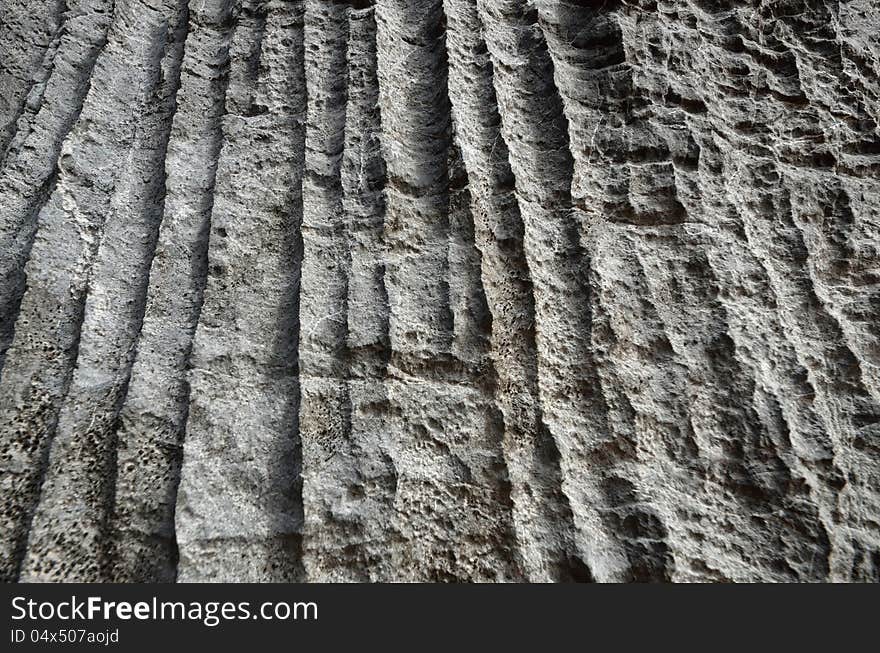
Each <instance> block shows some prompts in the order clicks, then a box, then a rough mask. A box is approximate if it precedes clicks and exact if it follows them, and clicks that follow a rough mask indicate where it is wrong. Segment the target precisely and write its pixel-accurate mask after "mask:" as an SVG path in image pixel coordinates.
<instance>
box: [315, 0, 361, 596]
mask: <svg viewBox="0 0 880 653" xmlns="http://www.w3.org/2000/svg"><path fill="white" fill-rule="evenodd" d="M348 13H349V7H348V6H347V5H346V4H343V3H326V2H321V0H307V2H306V11H305V51H306V91H307V94H308V124H307V127H306V155H305V175H304V177H303V206H304V210H303V226H302V233H303V268H302V283H301V290H300V319H301V321H302V324H303V325H305V328H304V329H303V330H302V332H301V336H300V346H299V356H300V358H299V362H300V364H299V371H300V395H301V400H300V415H299V423H300V433H301V437H302V445H303V498H304V504H305V505H304V507H305V509H306V514H307V515H308V519H307V520H306V524H305V533H304V540H305V542H304V544H305V554H306V557H305V563H306V569H307V572H308V575H309V577H310V578H313V579H327V580H359V579H363V577H362V574H363V568H364V565H363V563H362V562H361V561H360V560H358V557H359V556H358V555H357V554H356V551H358V549H359V544H360V540H361V539H362V537H361V535H360V532H361V530H362V525H361V523H360V520H359V519H358V518H357V517H358V516H357V515H356V514H352V513H351V511H350V510H346V505H345V504H346V503H347V495H348V493H349V492H348V490H349V488H350V487H351V485H352V482H353V475H355V474H356V473H357V461H356V460H355V459H354V454H353V451H352V442H351V439H352V433H351V430H352V425H351V412H352V405H351V398H350V396H349V389H348V377H349V362H348V359H349V355H348V342H347V341H348V296H349V288H348V282H349V275H350V269H351V254H350V251H349V242H348V239H349V237H348V231H347V229H346V226H347V225H346V222H345V216H344V213H343V206H342V179H341V167H342V156H343V149H344V146H345V124H346V106H347V97H346V88H347V84H348V69H347V65H346V58H347V52H348V30H349V19H348ZM328 533H335V534H336V537H334V538H332V539H330V538H327V537H326V535H327V534H328Z"/></svg>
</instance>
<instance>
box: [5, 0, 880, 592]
mask: <svg viewBox="0 0 880 653" xmlns="http://www.w3.org/2000/svg"><path fill="white" fill-rule="evenodd" d="M878 123H880V3H878V2H876V0H848V1H844V0H840V1H836V0H774V1H770V0H628V1H627V2H621V1H618V0H596V1H593V0H377V1H376V2H375V3H374V2H368V1H365V0H348V1H341V0H334V1H330V0H192V1H190V2H187V0H57V1H56V0H37V1H32V0H0V493H2V495H0V579H2V580H5V581H14V580H27V581H62V580H68V581H74V580H75V581H174V580H178V581H204V580H210V581H300V580H308V581H392V580H401V581H587V580H596V581H602V582H607V581H829V580H831V581H874V582H876V581H880V127H878Z"/></svg>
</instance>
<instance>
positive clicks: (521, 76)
mask: <svg viewBox="0 0 880 653" xmlns="http://www.w3.org/2000/svg"><path fill="white" fill-rule="evenodd" d="M478 7H479V9H480V15H481V18H482V20H483V23H484V26H485V34H486V40H487V45H488V48H489V52H490V54H491V55H492V62H493V66H494V70H495V75H494V82H495V90H496V93H497V97H498V105H499V107H500V109H501V123H502V134H503V135H504V138H505V141H506V142H507V147H508V149H509V151H510V164H511V169H512V171H513V174H514V177H515V178H516V191H517V199H518V202H519V208H520V212H521V214H522V219H523V224H524V239H525V241H524V242H525V251H526V258H527V260H528V263H529V269H530V270H531V274H532V282H533V284H534V294H535V329H536V333H537V338H536V340H537V349H538V377H539V387H540V395H541V405H542V411H543V414H544V419H545V421H546V423H547V426H548V428H549V430H550V433H551V434H552V436H553V438H554V440H555V444H556V446H557V448H558V449H559V452H560V455H561V469H562V487H563V491H564V492H565V493H566V495H567V496H568V498H569V501H571V507H572V511H573V514H574V522H575V525H576V527H577V535H576V540H577V545H578V550H579V552H580V554H581V555H582V556H583V557H584V560H585V562H586V563H587V564H588V566H589V568H590V569H591V570H592V573H593V575H594V576H595V578H596V579H597V580H601V581H610V580H625V579H627V578H629V577H630V576H631V569H630V567H631V561H630V560H629V559H628V557H627V554H626V552H625V550H624V546H623V544H622V542H621V541H619V540H618V539H617V538H616V537H615V533H614V528H613V526H612V525H611V524H609V523H608V520H609V516H608V515H607V514H606V507H607V503H608V499H607V497H605V495H604V490H603V479H602V475H603V473H604V472H605V470H604V467H607V466H608V463H609V461H608V460H607V459H608V458H612V459H613V458H615V457H616V456H617V455H618V454H617V452H616V447H617V444H616V443H615V437H614V434H613V433H612V432H609V429H608V422H607V414H606V413H607V406H606V405H605V400H604V397H603V395H602V392H601V387H600V383H599V378H598V376H597V373H596V370H595V369H594V364H593V361H592V360H591V359H592V355H591V351H590V330H591V313H590V306H589V299H590V292H589V286H588V282H587V278H586V270H587V267H588V260H587V259H586V256H585V255H584V252H583V250H582V247H581V244H580V241H579V238H578V234H577V223H576V221H575V219H574V217H575V216H574V211H573V209H572V204H571V179H572V159H571V155H570V154H569V151H568V133H567V122H566V120H565V117H564V115H563V112H562V102H561V99H560V96H559V93H558V91H557V89H556V86H555V85H554V82H553V65H552V61H551V59H550V56H549V53H548V51H547V45H546V43H545V41H544V38H543V35H542V33H541V29H540V27H539V25H538V22H537V21H538V15H537V12H536V11H535V10H534V9H533V8H532V7H531V6H530V5H528V4H527V3H526V2H523V1H522V0H481V1H480V2H478ZM612 517H613V515H612Z"/></svg>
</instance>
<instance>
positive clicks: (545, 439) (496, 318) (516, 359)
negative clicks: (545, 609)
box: [444, 0, 589, 581]
mask: <svg viewBox="0 0 880 653" xmlns="http://www.w3.org/2000/svg"><path fill="white" fill-rule="evenodd" d="M444 6H445V8H446V16H447V30H448V31H447V47H448V49H449V88H450V96H451V97H452V104H453V117H454V119H455V123H456V133H457V135H458V141H459V143H460V144H461V149H462V155H463V159H464V164H465V166H466V168H467V170H468V174H469V176H470V180H471V184H470V194H471V196H472V206H473V211H474V219H475V223H476V224H475V237H476V241H477V245H478V247H479V249H480V252H481V255H482V277H483V285H484V286H485V292H486V297H487V300H488V305H489V308H490V310H491V312H492V336H491V337H492V357H493V360H494V366H495V369H496V370H497V374H498V384H499V386H498V388H497V391H496V392H497V395H498V401H499V403H500V404H501V410H502V412H503V414H504V429H505V434H504V451H505V458H506V460H507V466H508V468H509V470H510V475H511V479H510V480H511V483H512V486H513V487H512V492H513V500H514V514H513V516H514V523H515V525H516V531H517V538H518V540H519V547H520V550H521V555H522V557H523V565H524V571H525V574H526V577H527V578H528V579H529V580H532V581H550V580H567V579H574V580H578V579H582V578H584V577H588V576H589V572H588V571H586V570H584V569H583V567H582V565H583V563H582V562H581V561H580V559H579V557H578V554H577V551H576V550H575V549H574V543H573V535H574V533H573V524H572V521H571V519H572V518H571V508H570V507H569V506H568V503H567V498H566V497H565V495H564V494H563V493H562V492H561V479H560V471H559V459H558V455H559V454H558V451H557V450H556V447H555V444H554V442H553V440H552V437H551V436H550V434H549V432H548V431H547V428H546V426H545V425H544V423H543V419H542V414H541V406H540V401H539V397H538V394H539V392H538V379H537V353H536V351H535V340H534V328H535V325H534V319H535V308H534V300H533V297H532V284H531V279H530V276H529V270H528V265H527V262H526V259H525V254H524V252H523V225H522V217H521V216H520V213H519V206H518V204H517V203H516V197H515V196H514V194H513V181H514V180H513V174H512V172H511V170H510V164H509V163H508V151H507V146H506V144H505V142H504V140H503V138H502V136H501V131H500V125H499V121H500V118H499V116H498V109H497V103H496V99H495V90H494V87H493V86H492V78H493V69H492V62H491V59H490V57H489V54H488V52H487V51H486V44H485V41H484V40H483V37H482V33H481V32H482V23H481V21H480V18H479V15H478V13H477V7H476V3H474V2H470V1H469V0H446V2H445V3H444Z"/></svg>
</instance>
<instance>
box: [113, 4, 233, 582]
mask: <svg viewBox="0 0 880 653" xmlns="http://www.w3.org/2000/svg"><path fill="white" fill-rule="evenodd" d="M233 20H234V12H233V5H232V3H229V2H227V0H214V1H213V2H210V3H206V4H204V5H202V6H201V7H199V8H198V9H196V10H191V11H190V13H189V31H188V35H187V39H186V50H185V56H184V59H183V64H182V71H181V83H180V90H179V91H178V93H177V111H176V113H175V115H174V121H173V124H172V126H171V135H170V140H169V144H168V153H167V157H166V161H165V170H166V174H167V179H166V182H165V187H166V195H165V202H164V217H163V220H162V226H161V229H160V231H159V237H158V244H157V247H156V253H155V256H154V258H153V262H152V267H151V270H150V286H149V289H148V292H147V304H146V311H145V316H144V321H143V327H142V328H141V332H140V337H139V339H138V348H137V357H136V359H135V361H134V365H133V367H132V372H131V381H130V383H129V386H128V392H127V395H126V398H125V403H124V405H123V407H122V410H121V414H120V418H119V431H118V434H117V437H118V447H119V448H118V454H117V464H116V466H117V470H118V479H117V482H116V497H115V514H114V515H113V521H112V528H113V545H114V551H113V560H112V564H113V578H114V579H116V580H119V581H141V582H143V581H171V580H174V578H175V575H176V564H177V544H176V541H175V537H174V503H175V497H176V493H177V484H178V482H179V480H180V464H181V457H182V447H183V434H184V428H185V425H186V419H187V413H188V405H189V385H188V383H187V379H186V369H187V365H188V360H189V355H190V351H191V349H192V340H193V335H194V333H195V329H196V324H197V322H198V319H199V313H200V311H201V307H202V301H203V297H204V286H205V279H206V276H207V266H208V262H207V254H208V232H209V229H210V221H211V208H212V206H213V203H214V195H213V192H214V182H215V176H216V172H217V161H218V158H219V156H220V150H221V146H222V131H221V120H222V117H223V114H224V112H225V96H226V85H227V82H228V76H229V74H228V73H229V42H230V39H231V34H232V24H233Z"/></svg>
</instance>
